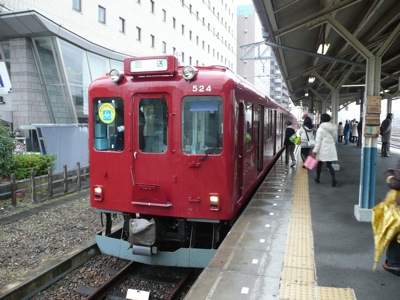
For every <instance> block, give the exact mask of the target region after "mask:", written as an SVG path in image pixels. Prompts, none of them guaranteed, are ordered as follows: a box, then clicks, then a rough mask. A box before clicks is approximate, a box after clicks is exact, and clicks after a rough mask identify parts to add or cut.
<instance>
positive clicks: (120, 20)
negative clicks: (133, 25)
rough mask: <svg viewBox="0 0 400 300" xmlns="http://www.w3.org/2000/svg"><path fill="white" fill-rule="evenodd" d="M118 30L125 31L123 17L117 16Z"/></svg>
mask: <svg viewBox="0 0 400 300" xmlns="http://www.w3.org/2000/svg"><path fill="white" fill-rule="evenodd" d="M119 32H121V33H125V19H123V18H121V17H119Z"/></svg>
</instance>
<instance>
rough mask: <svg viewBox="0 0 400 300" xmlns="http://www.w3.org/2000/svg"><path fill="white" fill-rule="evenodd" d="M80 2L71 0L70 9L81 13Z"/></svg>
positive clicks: (79, 0)
mask: <svg viewBox="0 0 400 300" xmlns="http://www.w3.org/2000/svg"><path fill="white" fill-rule="evenodd" d="M81 4H82V3H81V0H72V8H73V9H75V10H77V11H81V9H82V7H81Z"/></svg>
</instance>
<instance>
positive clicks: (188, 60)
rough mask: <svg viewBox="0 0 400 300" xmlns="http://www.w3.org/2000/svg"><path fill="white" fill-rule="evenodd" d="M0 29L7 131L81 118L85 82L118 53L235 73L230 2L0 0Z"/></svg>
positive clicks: (0, 92)
mask: <svg viewBox="0 0 400 300" xmlns="http://www.w3.org/2000/svg"><path fill="white" fill-rule="evenodd" d="M0 28H1V29H0V78H4V80H0V97H2V98H0V119H1V120H2V121H5V122H7V123H9V124H10V126H11V127H12V128H13V129H14V130H16V129H17V128H19V127H20V126H22V125H28V124H35V123H52V124H70V123H86V122H87V114H88V111H87V90H88V87H89V84H90V82H91V81H93V80H94V79H96V78H98V77H100V76H103V75H105V74H106V73H107V72H108V71H109V70H110V69H111V68H122V60H123V58H124V57H126V56H140V55H159V54H175V55H176V56H178V58H179V60H180V63H181V64H193V65H211V64H218V65H225V66H227V67H229V68H230V69H232V70H233V71H236V59H237V53H236V51H237V42H236V32H237V30H236V5H235V2H234V1H232V0H221V1H205V0H203V1H199V0H191V1H189V0H163V1H156V0H118V1H105V0H54V1H47V0H29V1H23V0H4V1H2V2H1V4H0ZM8 79H9V83H8ZM2 82H3V83H2ZM4 82H5V83H4Z"/></svg>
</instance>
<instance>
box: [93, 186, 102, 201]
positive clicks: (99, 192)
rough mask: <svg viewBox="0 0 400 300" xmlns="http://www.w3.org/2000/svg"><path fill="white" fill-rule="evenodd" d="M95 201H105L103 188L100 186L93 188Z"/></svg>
mask: <svg viewBox="0 0 400 300" xmlns="http://www.w3.org/2000/svg"><path fill="white" fill-rule="evenodd" d="M93 200H94V201H103V187H102V186H100V185H95V186H94V188H93Z"/></svg>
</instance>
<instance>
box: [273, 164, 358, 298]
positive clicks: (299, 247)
mask: <svg viewBox="0 0 400 300" xmlns="http://www.w3.org/2000/svg"><path fill="white" fill-rule="evenodd" d="M313 245H314V243H313V238H312V225H311V209H310V200H309V192H308V176H307V170H305V169H303V168H299V169H298V171H297V174H296V180H295V184H294V195H293V203H292V212H291V216H290V224H289V230H288V237H287V241H286V251H285V260H284V266H283V270H282V277H281V284H280V289H279V299H280V300H313V299H315V300H337V299H340V300H355V299H356V298H355V295H354V290H353V289H351V288H331V287H320V286H318V283H317V280H316V274H315V263H314V246H313Z"/></svg>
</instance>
